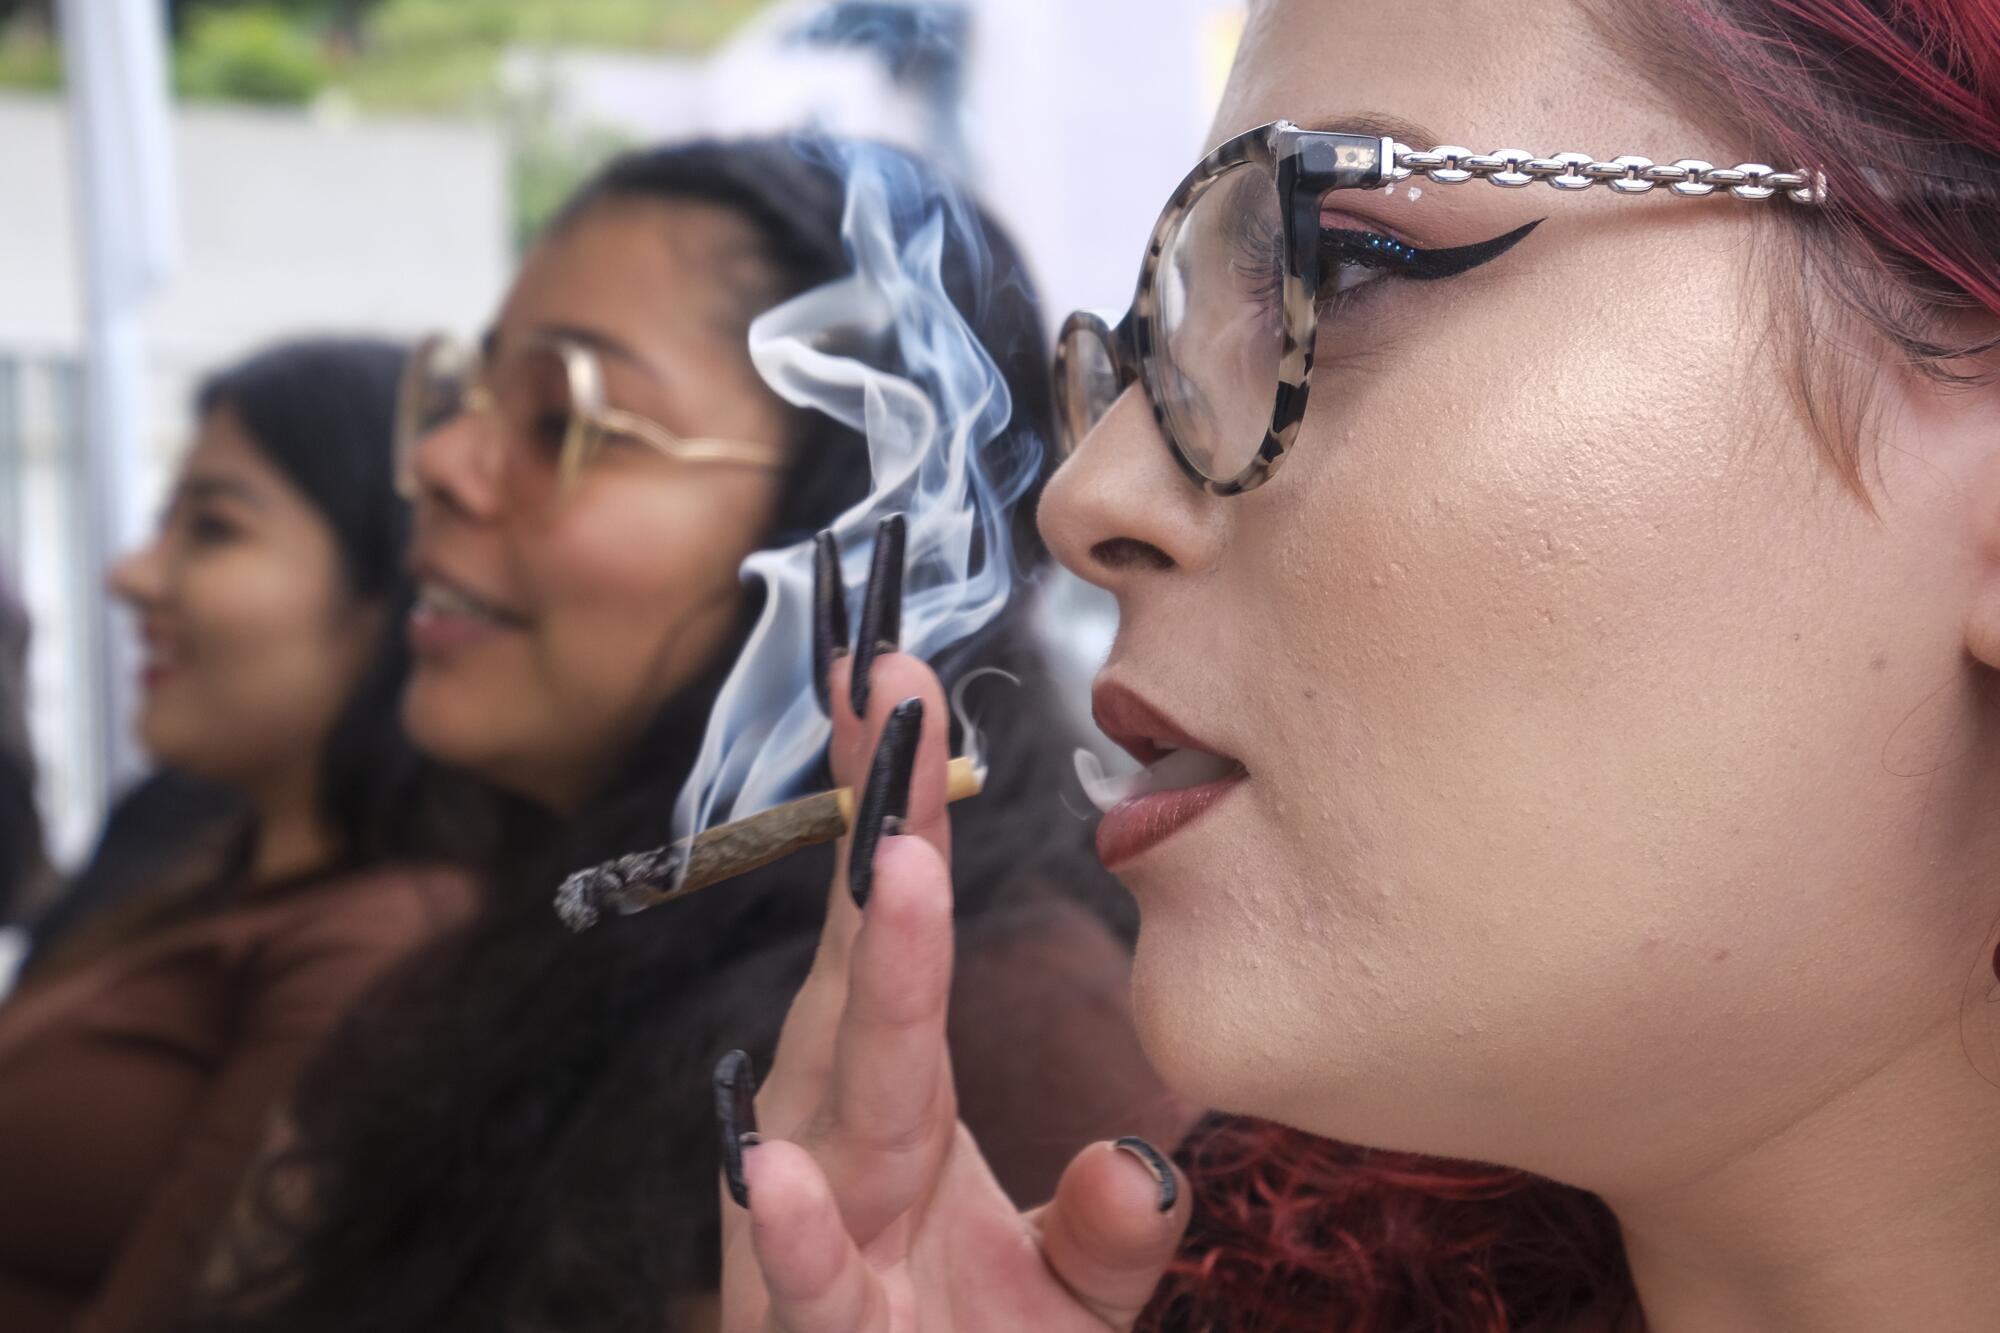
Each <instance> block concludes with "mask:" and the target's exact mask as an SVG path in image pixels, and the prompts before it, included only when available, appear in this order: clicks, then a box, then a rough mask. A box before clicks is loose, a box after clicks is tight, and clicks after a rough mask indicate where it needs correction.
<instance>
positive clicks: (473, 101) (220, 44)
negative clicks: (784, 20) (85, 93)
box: [0, 0, 765, 113]
mask: <svg viewBox="0 0 2000 1333" xmlns="http://www.w3.org/2000/svg"><path fill="white" fill-rule="evenodd" d="M764 3H765V0H178V3H175V4H174V5H173V16H174V32H175V43H174V84H175V88H176V90H177V91H178V92H179V93H180V94H181V95H182V96H183V97H190V98H203V99H219V100H228V101H249V102H265V103H270V102H281V103H282V102H292V103H299V102H306V101H310V100H311V99H312V98H314V97H315V96H317V95H318V94H319V93H320V92H322V91H325V90H338V91H340V92H342V93H344V94H346V95H348V96H349V97H351V98H352V99H353V101H355V102H356V103H357V104H359V105H361V106H363V107H365V108H370V109H376V110H382V111H397V112H453V113H455V112H467V111H480V110H489V111H490V110H493V109H494V108H495V106H496V103H497V96H498V93H497V89H496V86H495V77H496V74H497V71H498V68H499V63H500V58H501V56H502V54H503V53H504V52H505V51H506V50H507V49H508V48H509V47H513V46H541V47H546V46H585V47H610V48H616V49H623V50H647V51H665V52H699V51H706V50H710V49H712V48H713V47H715V46H716V45H718V44H719V43H720V42H721V41H722V40H723V39H724V38H726V37H727V36H728V35H729V34H730V33H731V32H733V31H734V30H735V29H736V27H737V26H738V25H739V24H740V23H742V22H743V20H744V19H746V18H748V17H749V16H750V15H751V14H752V13H754V12H756V11H757V10H758V9H759V8H761V7H762V6H763V4H764ZM52 20H53V6H52V4H51V3H50V0H0V87H14V88H24V87H25V88H48V87H52V86H57V85H59V84H60V82H61V61H60V56H59V53H58V52H57V50H56V49H55V47H54V46H53V44H52V43H51V41H50V39H49V33H50V31H51V27H52Z"/></svg>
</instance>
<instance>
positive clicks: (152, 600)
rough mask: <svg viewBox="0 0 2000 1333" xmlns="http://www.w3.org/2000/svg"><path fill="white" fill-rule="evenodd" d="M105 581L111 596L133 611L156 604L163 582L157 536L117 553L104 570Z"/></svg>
mask: <svg viewBox="0 0 2000 1333" xmlns="http://www.w3.org/2000/svg"><path fill="white" fill-rule="evenodd" d="M104 582H105V585H106V586H107V587H108V588H109V589H110V592H111V595H112V596H113V597H116V598H117V599H118V600H119V601H121V602H124V603H125V604H126V605H128V606H130V607H132V608H134V609H135V610H140V611H143V610H145V609H146V608H148V607H150V606H155V605H157V604H158V603H159V601H160V599H161V595H162V592H163V590H164V588H165V585H166V571H165V562H164V559H163V556H162V552H161V551H160V539H159V538H157V537H155V538H154V539H153V540H152V541H149V542H147V543H146V544H145V545H144V546H138V547H134V548H133V549H132V550H130V551H127V552H126V553H125V554H124V555H122V556H120V557H119V558H118V560H117V561H116V562H115V563H114V564H113V565H112V566H111V569H110V571H109V572H108V573H106V575H105V577H104Z"/></svg>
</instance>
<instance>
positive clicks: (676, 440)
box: [394, 333, 786, 498]
mask: <svg viewBox="0 0 2000 1333" xmlns="http://www.w3.org/2000/svg"><path fill="white" fill-rule="evenodd" d="M522 345H523V346H524V347H542V348H546V349H547V350H549V351H551V352H553V353H555V355H556V357H557V359H558V360H559V361H560V362H561V364H562V367H563V375H564V377H565V379H566V381H567V387H568V390H569V400H570V419H569V425H568V427H567V428H566V429H565V431H564V434H563V442H562V445H561V448H560V450H559V452H558V453H557V456H556V457H557V462H556V484H557V488H558V490H559V492H561V493H562V494H568V493H569V492H570V491H571V490H573V489H574V488H575V485H576V480H577V478H578V477H579V476H580V475H581V474H582V472H583V469H584V468H585V467H586V466H587V465H588V464H589V463H590V461H591V459H592V458H594V457H595V456H596V454H597V452H598V451H599V450H601V449H602V448H603V447H604V444H605V441H607V440H609V439H611V438H613V437H619V436H622V437H625V438H628V439H634V440H637V441H639V442H640V443H641V444H644V445H646V446H648V447H649V448H651V449H653V450H654V451H655V452H657V453H659V454H661V455H663V456H665V457H667V458H669V459H672V460H674V461H675V462H681V463H697V464H700V463H715V464H724V465H734V466H738V467H759V468H778V467H783V466H784V464H785V453H786V451H785V449H784V447H783V446H781V445H776V444H765V443H762V442H759V441H754V440H732V439H725V438H720V437H710V436H696V437H691V436H684V435H681V434H678V433H677V432H675V431H674V430H673V429H672V428H671V427H669V426H667V425H664V424H662V423H661V422H658V421H655V420H653V419H652V418H651V417H647V416H642V415H640V414H639V413H637V412H628V411H625V410H624V409H623V408H617V407H612V406H611V405H610V404H609V403H608V402H607V401H606V398H605V388H604V367H603V366H602V365H601V364H600V363H599V361H598V354H597V351H596V349H595V348H593V347H591V346H589V345H588V344H587V343H584V342H583V341H581V340H580V339H577V338H572V337H568V336H565V335H563V334H560V333H535V334H530V335H529V336H528V337H526V338H525V339H523V340H522ZM445 348H458V349H460V350H462V351H464V352H466V353H468V354H469V356H468V357H467V360H468V362H469V363H470V368H469V370H468V372H467V373H466V374H464V375H463V377H462V378H463V384H462V387H461V388H460V391H459V401H458V404H457V406H456V408H455V410H454V411H453V412H452V413H451V414H450V415H449V416H445V417H441V418H439V419H438V420H436V421H434V422H432V423H430V424H429V425H427V426H418V425H417V424H416V423H415V421H414V420H413V418H414V417H415V416H416V415H417V408H416V403H415V399H416V397H417V395H418V393H420V392H421V388H422V382H423V374H422V373H421V371H420V367H426V366H428V365H430V364H431V360H432V358H433V357H434V356H435V355H436V354H437V353H438V352H439V351H440V350H441V349H445ZM486 363H487V357H486V356H485V355H484V353H483V352H481V351H480V350H479V349H478V348H476V347H473V346H472V345H471V344H469V343H467V342H466V341H465V340H464V339H462V338H458V337H455V336H454V335H452V334H449V333H433V334H429V335H426V336H425V337H423V338H420V339H419V340H418V341H417V343H416V345H415V346H414V347H412V348H411V349H410V355H409V359H408V360H407V361H406V362H405V363H404V367H403V374H402V378H401V379H400V380H399V381H398V383H397V385H396V431H395V453H394V458H395V460H396V487H397V489H398V491H400V492H401V493H402V494H403V495H404V496H405V497H406V498H413V497H414V495H415V493H416V490H417V487H416V482H415V476H414V472H415V462H416V455H417V449H418V448H419V447H420V446H421V445H422V443H423V440H424V438H425V437H426V436H428V435H430V434H432V433H433V432H435V431H437V430H439V429H441V428H442V427H443V426H445V425H447V424H448V423H450V422H452V421H455V420H457V419H458V418H459V417H461V416H464V415H465V414H466V413H468V412H497V409H498V403H497V401H496V400H495V398H494V395H493V390H492V389H491V388H490V387H488V385H487V384H486V383H485V378H484V377H485V372H486V368H487V367H486Z"/></svg>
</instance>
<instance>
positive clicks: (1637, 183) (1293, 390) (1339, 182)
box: [1055, 120, 1825, 497]
mask: <svg viewBox="0 0 2000 1333" xmlns="http://www.w3.org/2000/svg"><path fill="white" fill-rule="evenodd" d="M1245 165H1250V166H1254V167H1257V168H1259V169H1261V170H1263V171H1264V172H1265V173H1266V174H1267V175H1269V176H1270V177H1271V181H1272V185H1273V187H1274V188H1275V189H1276V190H1277V192H1278V201H1279V213H1280V218H1281V222H1280V225H1281V227H1282V228H1283V232H1282V241H1283V247H1284V254H1285V272H1284V275H1283V280H1282V287H1281V292H1282V305H1283V324H1284V328H1283V336H1284V341H1283V345H1282V350H1281V353H1280V356H1279V360H1278V385H1277V398H1276V401H1275V402H1274V403H1273V404H1272V408H1271V422H1270V425H1269V426H1268V427H1267V428H1266V430H1265V433H1264V440H1263V443H1262V444H1261V445H1259V446H1258V450H1257V454H1256V456H1255V457H1254V458H1252V459H1251V461H1250V462H1249V463H1248V464H1246V465H1245V466H1244V467H1243V469H1242V470H1241V471H1239V472H1238V473H1237V474H1236V475H1235V476H1233V477H1228V478H1214V477H1210V476H1208V475H1207V474H1205V473H1204V472H1202V471H1201V470H1200V469H1199V468H1198V467H1197V466H1196V465H1195V463H1194V461H1193V460H1192V459H1191V458H1190V457H1189V456H1188V454H1187V451H1186V449H1185V448H1184V447H1183V446H1182V444H1181V442H1180V441H1179V440H1178V439H1176V438H1175V435H1174V430H1173V427H1172V425H1171V424H1170V423H1169V422H1168V420H1167V410H1166V406H1165V404H1164V402H1163V401H1162V395H1161V394H1160V393H1159V392H1158V391H1157V390H1156V388H1155V383H1154V382H1155V379H1156V377H1157V372H1156V370H1155V367H1157V366H1158V365H1159V364H1160V362H1159V360H1158V359H1157V355H1156V353H1157V349H1155V348H1154V346H1153V328H1154V316H1155V314H1156V313H1157V296H1156V280H1157V278H1158V276H1159V271H1160V266H1161V263H1162V262H1163V257H1164V255H1165V251H1166V247H1167V245H1168V243H1169V241H1171V240H1172V239H1173V238H1174V235H1175V231H1176V229H1177V227H1178V226H1179V224H1180V223H1181V221H1182V220H1183V219H1184V218H1185V217H1186V216H1187V214H1188V212H1189V211H1190V210H1192V209H1193V207H1194V206H1195V204H1196V203H1197V202H1198V201H1199V200H1200V199H1201V197H1202V195H1203V194H1205V193H1206V192H1207V191H1208V189H1209V187H1211V186H1212V185H1214V184H1215V183H1216V182H1217V181H1219V180H1221V179H1223V178H1224V177H1225V176H1226V175H1228V174H1229V173H1230V172H1232V171H1234V170H1236V169H1237V168H1239V167H1242V166H1245ZM1418 173H1421V174H1423V175H1424V176H1425V177H1426V178H1428V179H1429V180H1431V181H1434V182H1436V183H1438V184H1440V185H1456V184H1461V183H1463V182H1465V181H1469V180H1478V179H1483V180H1487V181H1490V182H1491V183H1492V184H1494V185H1496V186H1499V187H1501V188H1503V189H1518V188H1521V187H1523V186H1527V185H1532V184H1535V183H1536V182H1538V181H1539V182H1542V183H1545V184H1547V185H1549V186H1551V187H1553V188H1555V189H1558V190H1562V191H1565V192H1570V193H1575V192H1580V191H1585V190H1589V189H1591V188H1593V187H1594V186H1596V185H1598V184H1600V183H1601V184H1607V185H1609V186H1610V187H1611V190H1612V192H1613V193H1614V194H1619V195H1630V196H1637V195H1642V194H1647V193H1650V192H1651V191H1652V190H1654V189H1655V188H1656V187H1658V186H1661V185H1665V186H1667V187H1668V189H1669V190H1670V191H1671V192H1672V193H1673V194H1675V195H1677V196H1681V197H1684V198H1697V197H1701V196H1704V195H1710V194H1714V193H1715V192H1716V191H1717V190H1723V189H1726V190H1727V191H1728V192H1729V194H1730V196H1731V197H1732V198H1736V199H1743V200H1749V201H1758V200H1765V199H1772V198H1775V197H1777V196H1778V195H1779V194H1780V193H1781V192H1782V193H1783V194H1784V195H1785V197H1786V198H1787V199H1789V200H1791V201H1792V202H1794V203H1798V204H1817V203H1819V202H1821V200H1822V199H1823V197H1824V193H1825V181H1824V179H1823V178H1822V177H1820V176H1819V175H1818V174H1817V173H1814V174H1812V175H1808V174H1807V173H1804V172H1799V171H1779V170H1776V169H1775V168H1773V167H1770V166H1767V165H1765V164H1764V163H1761V162H1746V163H1743V164H1741V165H1738V166H1735V167H1718V166H1715V165H1714V164H1713V163H1710V162H1704V161H1702V160H1700V159H1698V158H1682V159H1681V160H1679V161H1676V162H1672V163H1664V164H1656V163H1655V162H1653V160H1652V159H1651V158H1646V157H1638V156H1632V155H1628V156H1623V157H1617V158H1612V159H1610V160H1609V161H1599V160H1597V159H1595V158H1593V157H1592V156H1591V155H1590V154H1588V153H1557V154H1555V155H1554V156H1552V157H1537V156H1535V155H1534V154H1532V153H1529V152H1526V151H1524V150H1522V149H1517V148H1502V149H1498V150H1496V151H1494V152H1492V153H1474V152H1471V151H1470V150H1468V149H1465V148H1460V147H1457V146H1446V147H1438V148H1432V149H1428V150H1423V151H1419V150H1416V149H1412V148H1411V147H1410V146H1409V145H1407V144H1403V143H1399V142H1397V141H1396V140H1395V139H1393V138H1391V137H1389V136H1387V135H1367V134H1353V133H1348V132H1346V131H1341V130H1305V129H1300V128H1299V127H1298V126H1297V125H1294V124H1293V123H1291V122H1290V121H1286V120H1274V121H1271V122H1269V123H1268V124H1264V125H1259V126H1257V127H1256V128H1254V129H1250V130H1245V131H1244V132H1243V133H1241V134H1238V135H1236V136H1235V137H1233V138H1231V139H1229V140H1228V141H1227V142H1225V143H1224V144H1222V145H1221V146H1220V147H1219V148H1217V149H1216V150H1215V151H1214V152H1212V153H1210V154H1208V156H1206V157H1204V158H1203V159H1202V160H1201V161H1200V162H1198V163H1196V164H1195V166H1194V169H1193V170H1191V171H1189V172H1188V174H1187V175H1186V176H1185V177H1183V178H1182V180H1181V183H1180V184H1179V185H1178V186H1177V187H1175V189H1174V192H1173V194H1172V195H1171V196H1170V197H1169V198H1168V200H1167V204H1166V207H1165V208H1164V209H1162V210H1161V212H1160V216H1159V219H1158V220H1157V221H1156V222H1155V223H1154V224H1153V230H1152V235H1151V237H1150V239H1149V240H1148V242H1147V246H1146V255H1145V259H1144V260H1143V261H1142V262H1141V264H1140V266H1139V282H1138V286H1137V288H1136V290H1135V291H1134V293H1133V296H1132V303H1131V305H1130V306H1128V307H1127V308H1126V311H1125V314H1124V316H1123V317H1122V318H1121V319H1119V321H1118V322H1117V323H1116V324H1115V325H1114V324H1112V323H1110V322H1109V321H1108V320H1107V319H1106V318H1105V317H1104V316H1103V315H1101V314H1099V313H1097V312H1095V311H1090V310H1078V311H1075V312H1074V313H1072V314H1071V315H1070V316H1069V318H1067V319H1065V320H1064V321H1063V324H1062V329H1061V331H1060V332H1059V333H1058V334H1057V335H1056V346H1055V405H1056V434H1057V446H1058V449H1059V451H1060V452H1061V453H1062V454H1063V455H1065V456H1067V455H1069V454H1071V453H1074V452H1075V451H1076V448H1077V447H1078V446H1079V445H1080V444H1082V442H1083V436H1084V435H1088V434H1089V432H1090V431H1091V430H1094V429H1096V427H1097V425H1098V424H1099V423H1100V422H1102V420H1103V416H1102V415H1100V416H1099V417H1098V418H1097V419H1096V420H1094V421H1092V422H1091V423H1090V424H1089V426H1088V427H1087V428H1086V429H1085V430H1084V431H1083V432H1082V433H1081V434H1077V435H1076V436H1075V438H1071V436H1072V430H1071V427H1070V420H1071V417H1072V411H1071V408H1072V405H1071V404H1070V402H1069V397H1070V387H1069V386H1070V378H1069V374H1068V371H1069V369H1070V362H1071V360H1072V358H1073V357H1074V356H1075V339H1076V338H1078V337H1084V336H1087V337H1091V338H1094V339H1096V340H1097V342H1098V344H1099V345H1100V346H1101V347H1102V348H1103V350H1104V353H1105V355H1106V357H1107V359H1108V360H1109V362H1110V364H1111V370H1112V374H1113V376H1114V377H1115V382H1116V387H1115V389H1114V392H1113V394H1112V396H1111V398H1110V399H1109V400H1108V403H1107V406H1106V412H1107V413H1108V411H1109V404H1110V403H1116V402H1117V400H1118V399H1119V398H1120V397H1122V396H1123V395H1124V393H1125V392H1126V391H1127V390H1128V389H1130V388H1131V387H1132V385H1133V384H1135V383H1137V384H1139V385H1141V386H1142V387H1143V388H1144V390H1145V393H1146V401H1147V403H1148V404H1149V405H1150V406H1151V407H1152V410H1153V418H1154V420H1155V421H1156V422H1157V423H1158V424H1159V428H1160V434H1161V437H1162V438H1163V439H1165V440H1166V442H1167V447H1168V449H1169V450H1170V451H1171V452H1172V453H1173V456H1174V461H1175V462H1176V463H1178V464H1179V465H1180V468H1181V471H1182V472H1183V473H1185V474H1186V476H1187V478H1188V480H1190V481H1192V482H1193V483H1194V484H1195V485H1196V486H1198V487H1200V488H1201V489H1202V490H1204V491H1206V492H1208V493H1209V494H1210V495H1215V496H1222V497H1228V496H1233V495H1242V494H1244V493H1246V492H1248V491H1253V490H1255V489H1257V488H1258V487H1259V486H1262V485H1263V484H1264V483H1265V482H1267V481H1269V480H1270V479H1271V477H1272V476H1273V475H1275V474H1276V472H1277V470H1278V468H1279V466H1280V465H1281V464H1282V463H1283V462H1284V460H1285V456H1286V454H1287V453H1288V452H1289V451H1290V449H1291V447H1292V444H1293V442H1294V441H1295V440H1296V438H1297V436H1298V432H1299V427H1300V425H1301V424H1302V423H1303V422H1304V420H1305V414H1306V403H1307V400H1308V398H1309V397H1310V394H1311V383H1310V381H1311V378H1312V367H1313V355H1314V352H1315V350H1316V344H1317V341H1318V333H1319V315H1320V308H1321V300H1322V298H1321V296H1320V279H1321V276H1322V275H1321V273H1320V247H1319V239H1320V231H1321V228H1320V210H1321V208H1322V207H1323V205H1324V201H1325V198H1326V196H1327V195H1329V194H1331V193H1333V192H1334V191H1336V190H1368V189H1376V188H1380V187H1382V186H1389V185H1395V184H1397V183H1400V182H1402V181H1404V180H1407V179H1408V178H1409V177H1410V176H1412V175H1415V174H1418Z"/></svg>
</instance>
